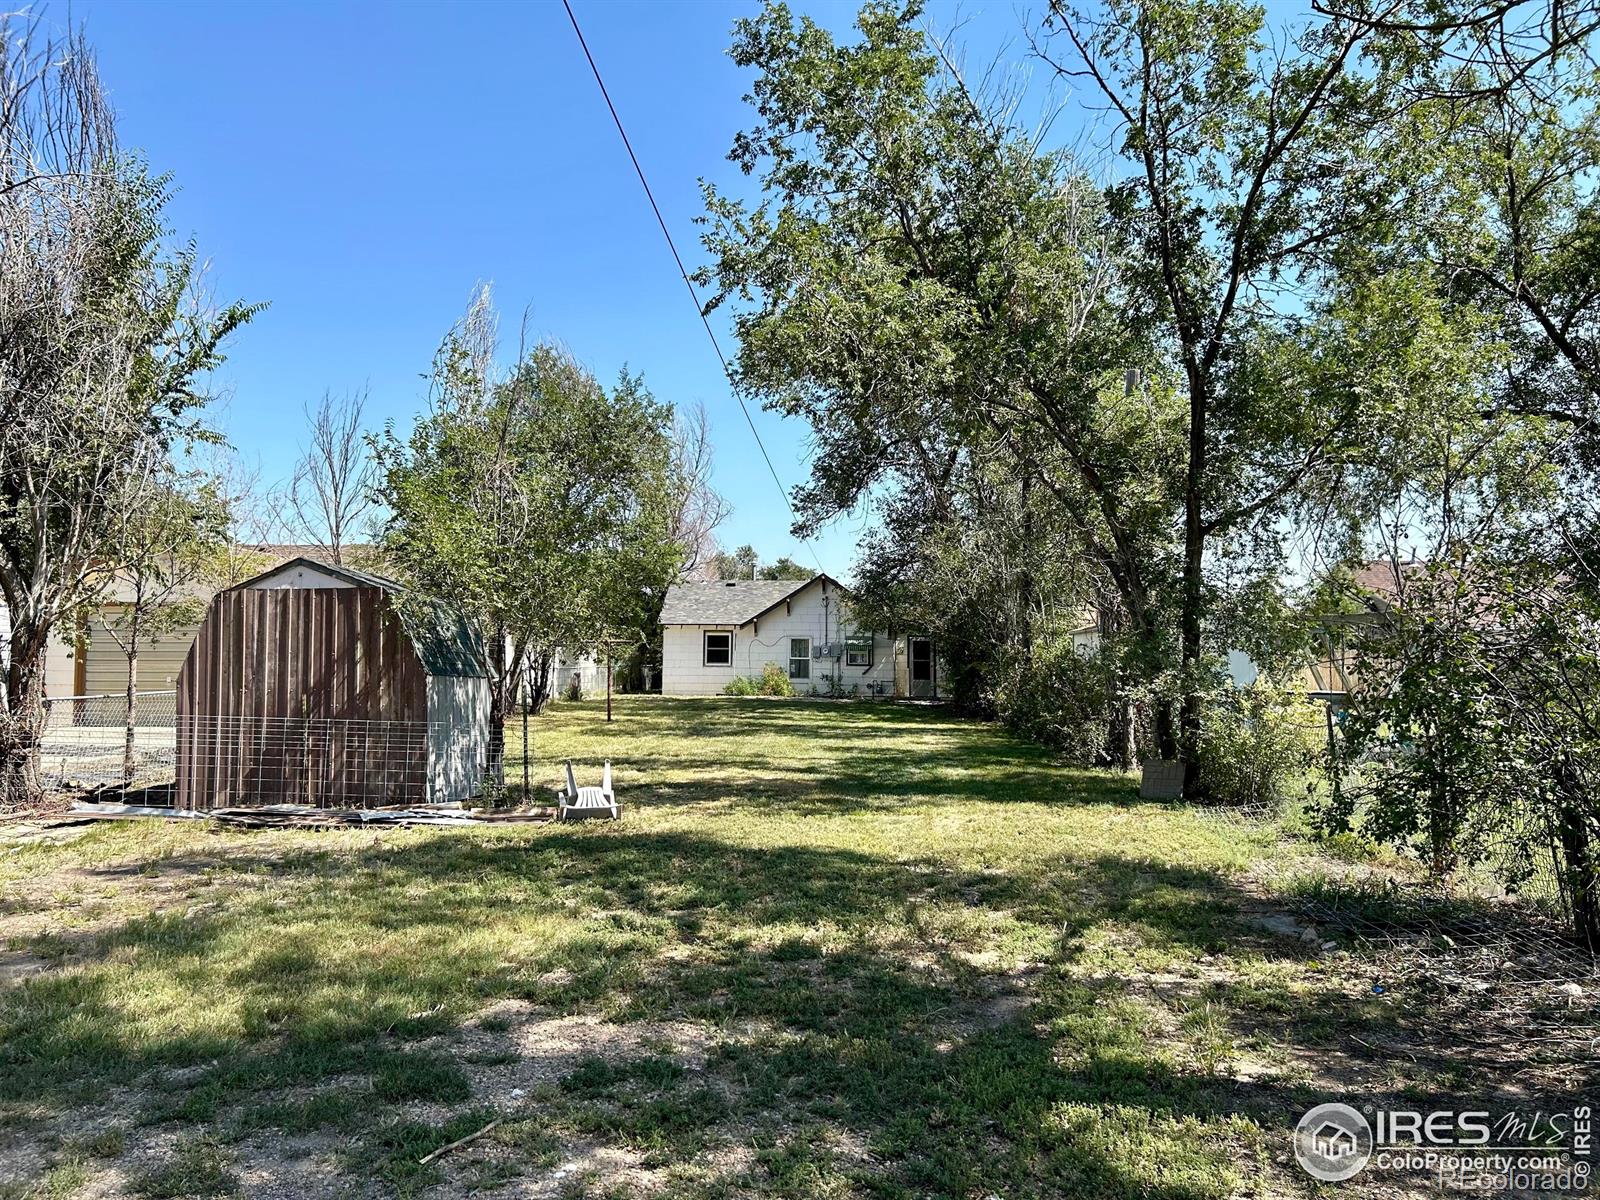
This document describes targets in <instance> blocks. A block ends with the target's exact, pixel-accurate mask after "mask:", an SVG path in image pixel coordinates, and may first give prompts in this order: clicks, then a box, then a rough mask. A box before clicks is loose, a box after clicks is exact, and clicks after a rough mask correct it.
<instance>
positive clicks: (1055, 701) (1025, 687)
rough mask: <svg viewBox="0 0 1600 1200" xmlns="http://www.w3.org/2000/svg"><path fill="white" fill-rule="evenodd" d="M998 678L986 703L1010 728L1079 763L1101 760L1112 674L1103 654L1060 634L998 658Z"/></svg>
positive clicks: (1108, 719) (1106, 737) (1109, 713)
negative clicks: (1026, 651) (1027, 651)
mask: <svg viewBox="0 0 1600 1200" xmlns="http://www.w3.org/2000/svg"><path fill="white" fill-rule="evenodd" d="M1000 679H1001V682H1000V683H999V685H998V686H997V687H996V688H995V691H994V697H993V701H992V704H993V708H994V711H995V712H996V713H997V714H999V716H1000V717H1001V719H1002V720H1004V721H1005V723H1006V724H1007V725H1009V726H1010V727H1011V728H1012V729H1014V730H1016V731H1017V732H1018V733H1020V734H1021V735H1022V736H1023V737H1026V738H1028V739H1030V740H1031V741H1035V742H1039V743H1041V744H1042V745H1046V746H1052V747H1054V748H1055V749H1058V750H1060V751H1061V752H1062V753H1063V754H1064V755H1065V756H1066V757H1067V758H1068V759H1069V760H1071V761H1072V762H1075V763H1079V764H1081V765H1083V766H1095V765H1099V764H1103V763H1104V762H1105V761H1106V747H1107V742H1108V740H1109V737H1110V731H1111V717H1112V702H1113V700H1112V682H1113V680H1112V669H1111V664H1110V662H1109V661H1108V660H1107V658H1106V657H1105V656H1104V655H1101V654H1082V653H1079V652H1078V651H1076V650H1074V649H1073V646H1072V638H1071V636H1070V635H1067V634H1063V635H1061V636H1058V637H1052V638H1050V639H1048V640H1042V641H1039V642H1036V643H1035V644H1034V646H1033V652H1032V654H1031V655H1030V656H1029V657H1027V658H1026V659H1024V658H1023V657H1022V656H1020V655H1019V656H1017V657H1016V658H1015V660H1014V661H1011V662H1008V663H1006V664H1004V665H1003V666H1002V668H1001V670H1000Z"/></svg>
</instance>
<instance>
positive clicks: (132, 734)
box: [40, 692, 482, 809]
mask: <svg viewBox="0 0 1600 1200" xmlns="http://www.w3.org/2000/svg"><path fill="white" fill-rule="evenodd" d="M472 756H473V754H472V748H471V738H470V737H469V736H468V733H467V731H466V730H464V729H460V728H456V727H454V726H451V725H448V724H444V723H439V722H435V723H431V724H430V723H429V722H426V721H377V720H351V719H335V718H314V717H312V718H294V717H258V716H221V715H204V716H191V715H183V716H179V715H177V713H176V710H175V705H174V695H173V693H171V692H152V693H144V694H141V695H139V696H138V697H137V698H136V701H135V706H134V712H133V720H132V721H131V722H130V721H129V719H128V706H127V702H126V699H125V698H124V697H120V696H72V697H64V698H61V699H56V700H51V701H49V702H48V705H47V712H46V721H45V728H44V736H43V739H42V741H41V747H40V772H41V777H42V780H43V782H44V785H45V787H46V788H47V789H49V790H51V791H53V792H55V793H57V794H59V795H64V796H67V797H71V798H75V799H85V800H93V801H101V802H105V801H111V802H118V803H126V804H139V805H153V806H161V807H177V808H184V809H212V808H228V807H250V806H262V805H281V804H292V805H304V806H309V807H313V808H367V807H376V806H392V805H401V804H422V803H430V802H433V801H435V800H437V799H439V798H440V796H439V793H440V791H441V788H440V786H439V784H440V780H441V779H443V778H446V777H448V778H449V779H450V780H451V781H452V783H453V785H454V786H452V788H451V789H450V790H451V791H452V792H453V793H455V792H459V790H460V787H459V782H458V781H459V780H460V779H461V778H463V776H466V777H468V778H471V777H472V772H471V771H470V770H466V769H464V767H463V763H464V761H465V757H472ZM474 766H475V767H476V769H477V772H478V776H477V780H475V782H477V781H481V772H482V764H474ZM468 790H472V789H470V788H469V789H468ZM450 798H451V799H460V798H462V797H461V796H460V795H458V794H452V796H451V797H450Z"/></svg>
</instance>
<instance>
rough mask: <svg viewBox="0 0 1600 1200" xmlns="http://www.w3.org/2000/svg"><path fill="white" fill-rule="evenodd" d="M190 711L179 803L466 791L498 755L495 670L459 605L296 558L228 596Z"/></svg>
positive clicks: (189, 664) (345, 801)
mask: <svg viewBox="0 0 1600 1200" xmlns="http://www.w3.org/2000/svg"><path fill="white" fill-rule="evenodd" d="M177 717H178V736H177V797H176V804H177V806H178V807H179V808H190V809H196V808H214V807H227V806H239V805H261V804H310V805H315V806H317V807H322V808H361V807H370V806H373V805H381V804H415V803H424V802H428V803H447V802H454V801H461V800H466V799H468V798H470V797H472V796H474V795H476V794H477V793H478V791H479V788H480V786H481V784H482V781H483V774H484V767H485V763H486V761H487V758H488V752H489V679H488V671H487V670H486V668H485V666H484V657H483V647H482V642H481V639H480V638H479V637H478V635H477V633H476V631H475V630H474V629H473V628H472V626H471V625H470V624H469V623H468V622H467V620H466V619H465V618H464V617H463V616H462V615H461V614H460V613H458V612H455V611H454V610H453V609H451V608H449V607H448V606H446V605H444V604H442V603H440V602H438V601H436V600H432V599H429V598H426V597H423V596H420V595H417V594H416V593H414V592H411V591H408V589H406V588H405V587H404V586H403V585H401V584H399V583H397V582H395V581H394V580H392V579H385V578H383V577H382V576H378V575H371V574H368V573H366V572H364V571H354V570H351V569H349V568H347V567H336V566H331V565H329V564H327V563H322V562H317V561H314V560H312V559H309V558H294V559H290V560H289V561H288V562H285V563H282V564H280V565H279V566H277V567H274V568H273V569H272V570H270V571H267V572H265V573H263V574H261V575H257V576H256V577H255V578H253V579H248V580H246V581H245V582H243V583H240V584H237V585H236V586H234V587H231V588H228V589H227V590H225V591H222V592H219V593H217V595H216V596H215V597H214V598H213V599H212V601H211V607H210V608H209V610H208V611H207V613H206V618H205V621H204V622H203V623H202V624H201V626H200V631H199V633H198V634H197V635H196V636H195V641H194V645H193V646H192V647H191V648H190V650H189V655H188V657H187V658H186V659H185V660H184V663H183V668H182V670H181V671H180V672H179V674H178V697H177Z"/></svg>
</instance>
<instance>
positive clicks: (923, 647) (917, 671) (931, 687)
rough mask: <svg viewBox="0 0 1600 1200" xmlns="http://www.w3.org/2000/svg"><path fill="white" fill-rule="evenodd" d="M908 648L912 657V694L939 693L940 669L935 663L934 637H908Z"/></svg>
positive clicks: (928, 696) (925, 696)
mask: <svg viewBox="0 0 1600 1200" xmlns="http://www.w3.org/2000/svg"><path fill="white" fill-rule="evenodd" d="M906 642H907V649H908V651H909V654H910V658H911V695H912V696H914V697H922V698H924V699H927V698H931V697H933V696H935V695H937V694H938V691H939V679H938V670H937V669H936V668H935V666H934V663H933V639H932V638H921V637H914V638H907V639H906Z"/></svg>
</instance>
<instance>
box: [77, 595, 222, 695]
mask: <svg viewBox="0 0 1600 1200" xmlns="http://www.w3.org/2000/svg"><path fill="white" fill-rule="evenodd" d="M108 617H109V618H110V619H111V620H112V621H119V620H120V616H119V615H118V614H115V613H113V612H109V611H108V612H106V613H104V614H97V615H96V616H95V617H94V618H93V619H92V620H91V621H90V622H89V647H88V652H87V653H86V654H85V655H84V658H83V692H84V694H85V695H88V696H104V695H121V694H122V693H124V692H126V691H127V690H128V659H127V656H126V655H125V654H124V653H123V651H122V647H121V646H119V645H118V644H117V639H116V638H115V637H113V636H112V634H111V631H110V630H109V629H107V627H106V619H107V618H108ZM116 628H117V630H118V631H119V632H120V631H121V629H122V626H121V625H120V624H118V625H117V626H116ZM199 628H200V627H199V626H198V625H186V626H184V627H182V628H179V629H174V630H169V631H167V632H164V633H161V634H157V635H155V636H151V637H146V636H141V637H140V638H139V679H138V684H139V690H140V691H141V692H164V691H171V690H172V689H173V688H175V687H177V686H178V669H179V668H180V667H182V666H183V660H184V658H185V657H186V656H187V655H188V653H189V647H190V646H192V645H193V644H194V635H195V633H196V632H197V631H198V629H199Z"/></svg>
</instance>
